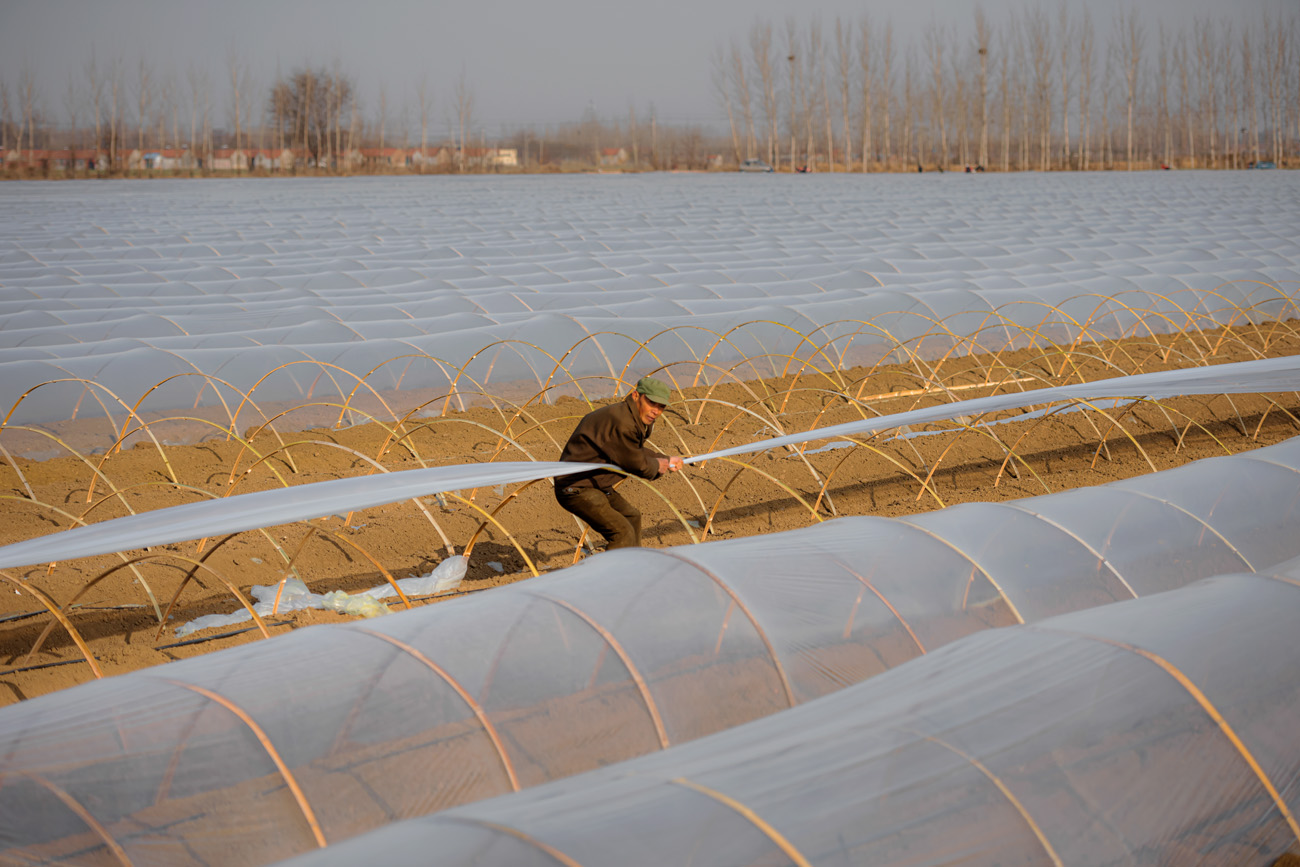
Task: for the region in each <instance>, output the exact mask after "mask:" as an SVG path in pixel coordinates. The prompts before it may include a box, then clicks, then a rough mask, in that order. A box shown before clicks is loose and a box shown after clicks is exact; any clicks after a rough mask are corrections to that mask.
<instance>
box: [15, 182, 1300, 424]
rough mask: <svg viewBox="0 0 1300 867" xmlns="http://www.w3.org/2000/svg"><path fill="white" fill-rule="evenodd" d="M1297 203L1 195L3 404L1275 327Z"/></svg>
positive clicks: (232, 191)
mask: <svg viewBox="0 0 1300 867" xmlns="http://www.w3.org/2000/svg"><path fill="white" fill-rule="evenodd" d="M1298 203H1300V180H1298V179H1297V178H1296V177H1295V176H1294V175H1293V173H1273V174H1269V175H1267V176H1264V175H1262V174H1261V175H1258V176H1257V175H1253V174H1247V173H1228V172H1178V173H1124V174H1122V175H1118V174H1117V175H1096V174H1093V175H1087V176H1083V175H1080V176H1073V175H1068V174H1053V175H1034V174H1028V173H1023V174H1015V175H982V176H979V177H964V176H957V175H950V176H946V177H945V176H940V175H935V176H924V177H914V176H881V175H872V176H861V175H846V174H837V175H834V176H833V177H832V176H817V177H805V176H799V177H784V176H783V177H764V178H757V177H750V176H736V175H732V174H728V175H716V176H698V175H697V176H681V177H673V176H658V175H655V176H644V177H639V176H625V177H618V178H611V177H600V178H593V177H562V178H560V177H504V178H448V177H438V178H400V179H391V178H388V179H346V180H285V181H274V182H267V181H264V180H248V181H214V180H203V181H194V182H188V181H170V182H166V183H159V182H156V181H141V182H132V181H122V182H115V183H113V184H102V183H99V182H94V181H87V182H82V181H69V182H66V183H60V184H57V185H49V184H39V183H13V184H5V185H4V187H3V188H2V189H0V239H2V240H0V331H3V334H4V338H5V339H4V341H3V345H2V346H0V409H6V410H7V409H8V408H9V407H11V406H12V405H13V404H14V403H15V401H17V400H18V398H19V396H20V395H22V394H23V393H24V392H25V391H27V390H28V389H31V388H32V387H34V386H37V385H39V384H40V383H43V382H47V381H52V380H58V379H66V378H76V379H81V380H88V381H93V382H95V383H97V384H98V385H99V386H101V387H102V388H103V389H108V390H110V391H111V392H112V393H113V394H116V395H117V396H118V397H119V398H121V399H122V400H124V401H126V402H127V403H128V404H134V403H135V401H136V400H138V399H139V398H141V397H142V396H145V395H146V393H149V391H150V389H153V388H154V387H155V386H157V385H159V383H161V382H163V380H165V379H167V378H168V377H170V376H175V377H178V378H176V379H173V380H172V381H170V382H168V383H167V384H166V385H164V386H163V387H161V388H159V389H157V390H156V391H154V392H152V393H149V394H148V399H147V400H146V402H145V403H144V404H143V406H142V410H143V411H151V410H164V409H170V408H173V407H184V406H193V405H194V403H195V402H196V401H198V402H200V403H212V402H213V401H215V399H216V395H217V393H218V392H220V393H221V394H222V395H224V396H225V398H226V399H227V400H233V401H234V403H235V404H236V405H237V404H238V403H239V401H240V393H241V392H246V391H247V390H248V389H250V388H252V387H253V386H254V385H257V390H256V393H255V395H254V399H255V400H257V401H259V402H261V401H304V400H307V399H313V398H314V399H329V398H333V399H339V398H341V397H342V396H345V395H347V394H348V393H349V392H351V391H352V390H353V389H354V388H355V387H356V386H357V379H356V378H357V377H366V383H367V386H368V387H370V388H374V389H377V390H378V391H380V392H387V391H389V390H392V389H398V388H403V389H410V388H433V389H446V388H447V387H448V384H449V382H450V381H451V380H452V378H454V377H456V376H457V375H460V374H458V372H457V368H458V367H460V366H462V365H467V363H468V362H470V359H471V357H472V356H474V355H475V353H478V352H479V350H481V349H483V348H484V347H487V346H489V345H490V344H497V343H498V341H508V343H506V344H500V345H496V346H495V347H494V348H493V350H492V351H490V352H487V353H485V354H483V355H481V356H479V357H478V358H477V359H476V360H475V361H474V362H473V364H468V366H466V367H465V371H464V374H463V378H462V379H461V381H460V383H459V388H460V389H461V390H462V391H472V390H474V389H476V388H478V387H480V386H483V385H484V384H485V383H486V381H487V380H488V379H489V378H491V380H492V382H493V383H510V381H511V380H512V379H514V380H519V379H522V380H525V381H529V382H531V381H533V380H535V379H537V378H538V375H539V373H540V375H541V377H545V376H546V375H547V374H548V373H549V372H550V371H551V370H552V368H553V367H554V366H555V364H556V360H557V359H559V358H560V357H561V356H562V355H563V354H564V353H565V352H566V351H568V350H569V349H570V348H571V347H573V346H574V345H575V344H577V343H578V342H579V341H582V340H583V339H584V338H588V337H591V339H590V340H588V341H587V342H586V343H584V344H583V345H582V346H581V347H579V348H578V349H577V350H576V351H575V352H574V353H573V354H572V355H570V356H568V357H567V358H565V359H564V361H563V365H564V367H565V370H567V371H568V372H569V373H570V374H571V375H575V376H581V375H588V374H599V375H605V376H609V377H611V378H612V377H614V376H615V375H616V374H617V372H618V367H617V365H614V366H613V367H611V365H610V362H609V359H611V358H616V359H618V360H620V361H621V360H623V359H626V358H628V357H630V356H632V355H633V353H634V352H636V350H637V345H636V341H643V340H652V341H653V342H652V344H651V348H652V349H653V351H654V352H655V354H656V356H657V357H658V358H660V359H661V360H662V361H663V362H665V363H671V362H682V361H690V360H698V359H701V358H703V357H705V355H706V354H708V353H709V352H710V351H711V350H713V349H715V348H716V349H717V352H716V353H715V354H714V356H713V359H712V360H713V361H714V362H719V361H724V360H725V361H726V362H727V363H731V362H734V361H735V360H737V358H738V357H739V356H740V355H746V356H754V355H764V354H766V353H781V352H791V351H795V350H800V351H802V352H804V353H808V352H810V351H811V346H828V350H827V351H828V352H829V353H830V354H832V355H838V354H839V353H841V352H843V353H846V354H849V355H851V354H852V353H853V352H854V351H865V352H867V356H866V357H870V350H871V348H872V347H873V346H875V347H877V348H880V347H883V349H884V350H885V351H888V350H891V349H893V348H894V346H895V345H896V344H897V343H899V342H906V341H912V340H915V339H916V338H918V337H920V336H921V335H925V334H930V335H932V336H931V337H930V338H929V340H930V342H931V343H933V344H934V345H935V346H937V347H939V348H940V349H946V348H948V346H951V345H952V344H953V343H954V342H959V341H960V342H962V343H963V345H964V346H965V347H966V348H972V349H973V348H985V349H988V348H1002V347H1004V346H1006V345H1007V344H1008V343H1009V342H1012V341H1015V340H1017V339H1023V337H1024V335H1023V332H1022V330H1021V329H1022V328H1030V329H1033V331H1032V334H1033V336H1035V337H1036V338H1038V339H1040V340H1041V339H1065V340H1070V339H1075V338H1076V337H1080V336H1083V337H1085V338H1087V337H1099V336H1115V335H1119V334H1145V333H1147V331H1148V330H1154V331H1169V330H1172V329H1189V328H1199V327H1207V326H1212V325H1215V324H1226V323H1227V322H1229V321H1232V322H1235V323H1237V324H1241V323H1242V322H1245V321H1258V320H1260V319H1265V318H1278V317H1281V316H1289V315H1294V312H1295V297H1296V294H1297V289H1298V288H1300V243H1298V242H1297V241H1296V238H1295V233H1294V232H1293V231H1292V227H1294V226H1295V225H1300V204H1298ZM744 323H750V324H749V325H746V326H745V327H744V328H741V329H740V330H738V331H735V332H733V333H730V334H729V335H728V341H729V342H728V343H720V341H719V335H720V334H722V333H724V332H728V331H730V330H731V329H733V328H735V327H737V326H740V325H742V324H744ZM665 329H674V330H673V331H672V332H671V333H669V334H661V333H662V332H664V331H665ZM790 329H797V330H798V332H802V333H803V334H811V335H813V339H812V344H811V345H810V344H808V343H805V342H804V340H803V337H802V335H801V334H799V333H796V331H792V330H790ZM610 332H617V334H619V335H623V336H617V335H616V334H612V333H610ZM592 335H597V336H594V337H593V336H592ZM656 335H659V336H656ZM851 335H857V336H853V337H852V338H851V339H850V336H851ZM529 344H532V345H531V346H530V345H529ZM426 356H427V357H426ZM641 357H642V358H643V359H646V363H650V362H649V360H648V359H649V358H650V356H649V355H648V354H645V353H642V355H641ZM431 359H438V360H440V361H434V360H431ZM281 366H283V367H281ZM277 367H280V369H279V370H275V372H273V373H272V371H273V370H274V369H275V368H277ZM268 374H270V375H269V376H268ZM263 377H266V379H263ZM227 384H228V385H227ZM539 387H540V386H539ZM591 387H592V388H596V387H597V386H596V384H595V383H592V384H591ZM610 387H611V388H612V387H613V384H612V383H611V385H610ZM362 391H363V392H365V391H366V389H365V388H363V389H362ZM97 396H98V397H100V398H102V399H103V400H104V401H105V402H106V405H107V407H108V409H109V411H111V412H113V413H117V414H118V415H120V414H122V412H123V410H122V408H121V407H119V406H117V405H116V403H115V401H113V400H112V398H110V397H109V396H108V395H107V394H106V393H104V392H102V391H101V392H98V393H97ZM82 399H84V394H83V388H82V387H81V385H80V384H77V383H73V384H68V385H61V386H46V387H44V388H41V389H40V390H38V391H37V392H35V393H33V394H31V395H29V396H28V397H26V399H24V400H23V402H22V404H21V405H20V406H19V408H18V411H17V413H16V414H15V415H14V417H13V420H12V421H13V422H14V423H29V422H33V421H41V420H57V419H64V418H68V417H69V416H70V415H71V413H72V411H73V409H74V407H75V406H77V404H78V401H79V400H82ZM90 408H91V406H90V405H89V404H87V406H85V407H83V408H82V413H83V414H84V413H85V411H86V410H87V409H90ZM246 411H247V410H246ZM250 418H251V416H250ZM249 423H252V422H251V421H250V422H249Z"/></svg>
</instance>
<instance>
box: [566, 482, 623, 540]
mask: <svg viewBox="0 0 1300 867" xmlns="http://www.w3.org/2000/svg"><path fill="white" fill-rule="evenodd" d="M555 501H556V502H557V503H559V504H560V506H561V507H562V508H563V509H564V510H565V511H567V512H571V513H573V514H575V515H577V516H578V517H579V518H581V519H582V520H584V521H586V522H587V525H588V526H589V527H591V529H593V530H595V531H596V532H597V533H599V534H600V535H602V536H604V537H605V539H606V540H607V541H608V542H609V545H608V547H609V548H610V549H613V548H629V547H632V546H635V545H638V544H640V541H641V513H640V512H638V511H637V510H636V509H634V508H633V507H632V506H631V504H629V503H628V502H627V501H626V500H624V499H623V498H622V497H620V496H619V495H618V494H617V493H612V494H609V495H606V494H605V493H604V492H603V491H600V490H598V489H596V488H592V487H579V488H559V489H557V490H556V491H555ZM615 501H617V503H618V504H619V505H618V506H615ZM628 510H630V511H631V512H632V514H633V516H634V517H635V524H634V523H633V522H632V521H631V520H630V519H629V518H628V515H627V511H628Z"/></svg>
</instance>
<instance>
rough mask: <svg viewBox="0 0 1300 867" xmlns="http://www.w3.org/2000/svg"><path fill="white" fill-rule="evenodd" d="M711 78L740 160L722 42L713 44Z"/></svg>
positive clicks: (733, 150)
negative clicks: (725, 113) (725, 114)
mask: <svg viewBox="0 0 1300 867" xmlns="http://www.w3.org/2000/svg"><path fill="white" fill-rule="evenodd" d="M710 69H711V75H710V79H711V80H712V82H713V95H714V96H716V97H717V98H718V101H719V102H721V103H722V106H723V108H724V109H725V110H726V112H727V126H728V128H729V129H730V130H731V153H732V158H733V159H734V161H735V162H737V163H739V162H740V135H739V133H738V132H737V131H736V113H735V111H733V110H732V106H731V80H730V76H729V67H728V61H727V52H726V49H724V48H723V47H722V43H721V42H719V43H716V44H715V45H714V46H713V55H712V57H711V58H710ZM595 157H596V160H597V163H599V161H600V153H599V152H596V153H595Z"/></svg>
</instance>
